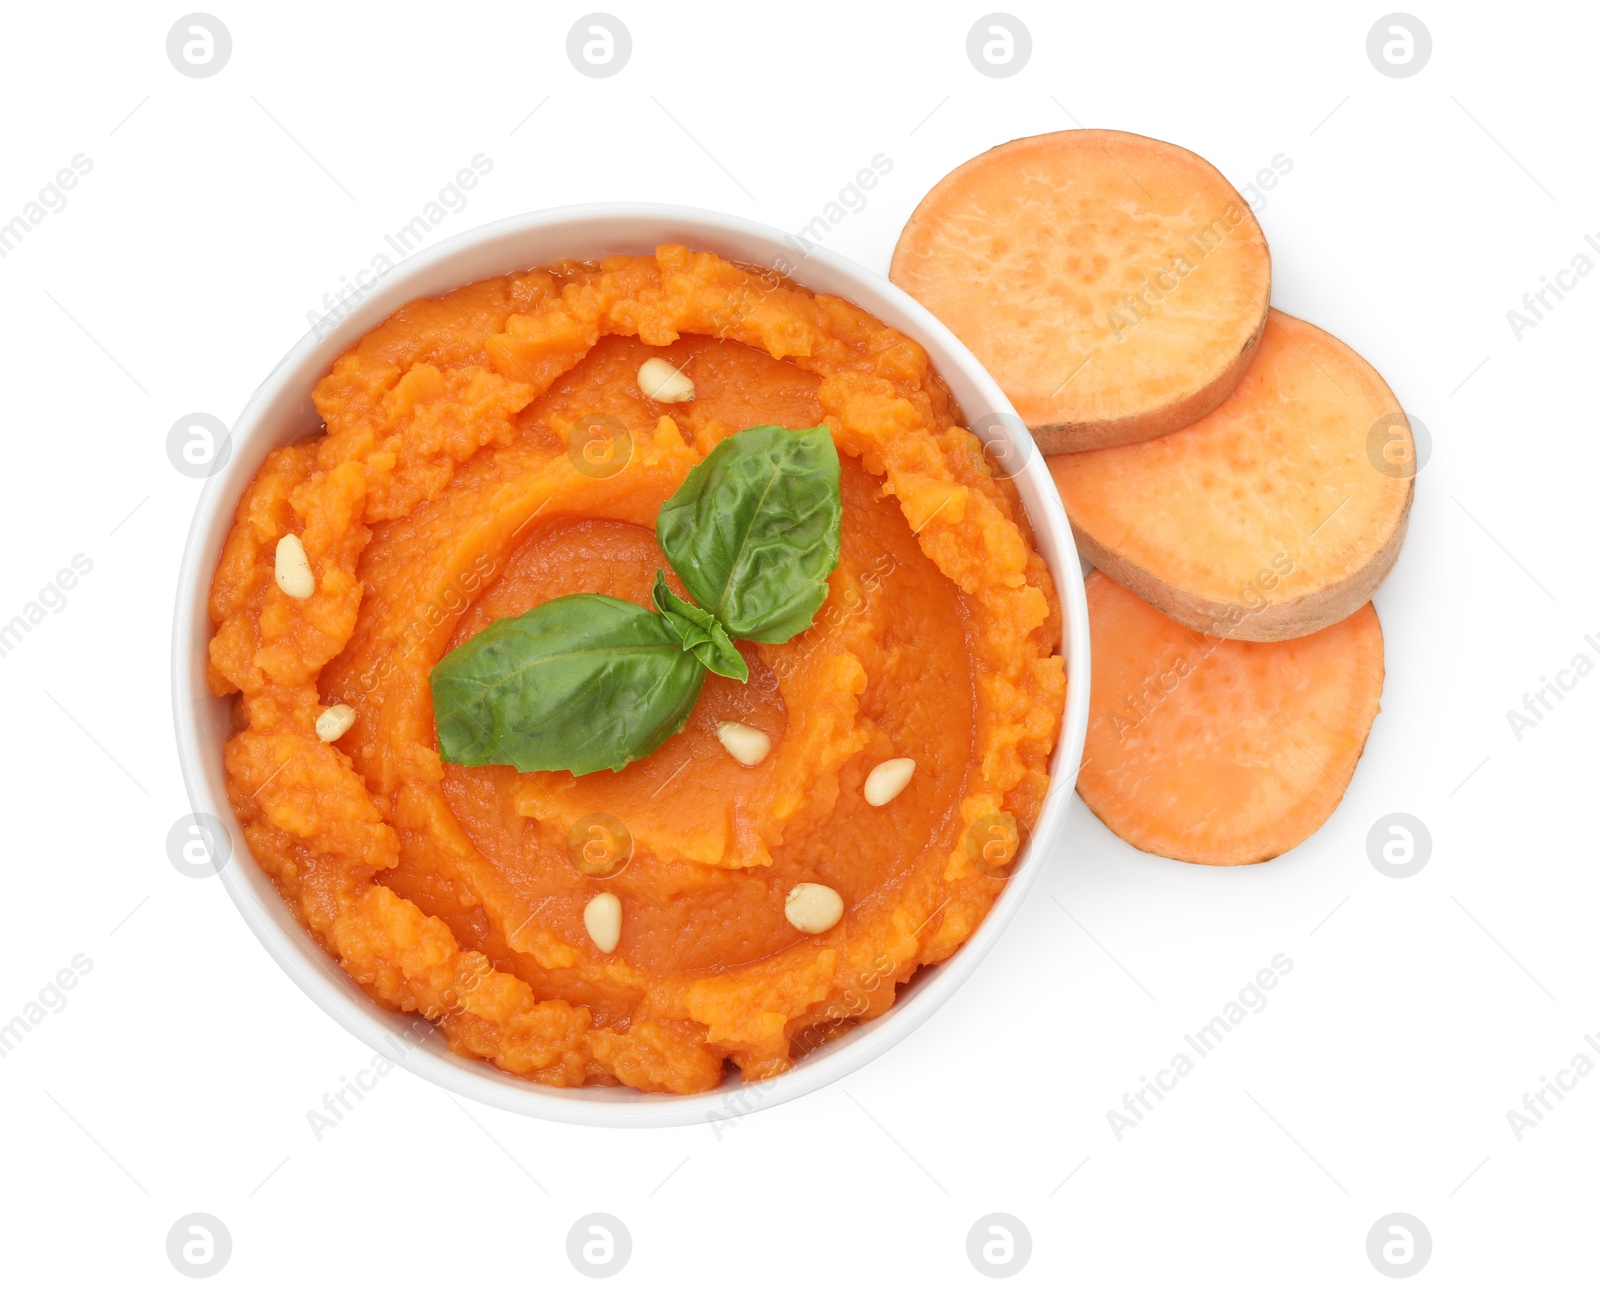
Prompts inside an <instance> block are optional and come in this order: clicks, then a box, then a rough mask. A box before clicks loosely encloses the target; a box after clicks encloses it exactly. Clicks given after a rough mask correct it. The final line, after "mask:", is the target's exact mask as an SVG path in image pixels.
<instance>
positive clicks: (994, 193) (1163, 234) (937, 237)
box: [889, 130, 1272, 453]
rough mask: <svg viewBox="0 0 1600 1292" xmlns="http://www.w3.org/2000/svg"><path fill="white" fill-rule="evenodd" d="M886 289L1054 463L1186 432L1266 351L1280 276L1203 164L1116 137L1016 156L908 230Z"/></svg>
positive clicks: (1239, 209)
mask: <svg viewBox="0 0 1600 1292" xmlns="http://www.w3.org/2000/svg"><path fill="white" fill-rule="evenodd" d="M889 277H890V278H891V279H892V280H893V281H894V282H895V283H896V284H898V285H899V286H900V287H902V288H904V289H905V290H906V291H907V292H909V293H910V294H911V295H912V296H914V297H916V298H917V300H919V301H921V302H922V304H924V305H926V306H927V307H928V308H929V309H930V310H931V311H933V313H934V314H935V315H937V316H938V317H939V318H940V319H941V320H943V322H944V323H945V324H946V325H947V326H948V327H949V328H950V330H951V331H952V332H954V333H955V334H956V335H957V336H958V337H960V338H961V340H962V341H964V342H965V343H966V345H967V347H968V348H969V349H970V350H971V351H972V352H973V353H974V354H975V355H977V357H978V359H979V360H980V361H981V362H982V363H983V365H984V367H986V368H987V369H988V370H989V371H990V372H991V373H992V374H993V375H994V377H995V380H996V381H998V382H999V383H1000V386H1001V388H1002V389H1003V390H1004V391H1005V392H1006V395H1007V396H1008V397H1009V398H1010V400H1011V402H1012V404H1014V405H1015V406H1016V409H1017V412H1018V414H1019V415H1020V416H1021V417H1022V420H1023V421H1024V422H1025V423H1027V425H1028V429H1029V430H1031V431H1032V432H1033V436H1034V439H1035V440H1036V441H1037V442H1038V444H1039V447H1040V448H1041V449H1042V450H1043V451H1044V452H1046V453H1063V452H1077V451H1080V450H1083V449H1096V448H1105V447H1107V446H1109V445H1115V444H1132V443H1135V442H1137V441H1139V440H1146V439H1150V438H1151V437H1153V436H1157V435H1165V434H1167V433H1168V432H1170V431H1175V430H1177V429H1178V428H1179V427H1182V426H1187V425H1188V424H1189V423H1190V422H1192V421H1195V420H1196V419H1197V418H1200V417H1203V416H1204V415H1205V414H1206V413H1208V412H1210V411H1211V410H1212V409H1213V408H1215V407H1216V406H1217V405H1218V404H1219V403H1221V402H1222V401H1223V400H1224V399H1225V398H1227V395H1228V392H1229V391H1231V390H1232V389H1233V387H1234V386H1235V384H1237V382H1238V381H1239V378H1240V377H1241V376H1242V375H1243V373H1244V371H1245V369H1246V368H1247V367H1248V366H1249V362H1250V356H1251V355H1252V353H1254V351H1255V348H1256V344H1257V342H1258V341H1259V340H1260V338H1261V329H1262V327H1263V325H1264V324H1265V322H1266V317H1267V301H1268V298H1269V297H1270V296H1271V291H1272V270H1271V261H1270V257H1269V256H1268V253H1267V241H1266V238H1265V236H1264V235H1263V234H1262V232H1261V226H1260V225H1259V224H1258V223H1257V222H1256V218H1255V216H1254V215H1253V214H1252V213H1251V211H1250V207H1249V204H1248V203H1247V202H1245V200H1244V198H1242V197H1241V196H1240V195H1239V193H1238V191H1237V190H1236V189H1234V187H1233V186H1232V185H1231V184H1229V183H1228V181H1227V180H1226V179H1224V178H1223V176H1222V174H1221V172H1219V171H1218V170H1217V169H1216V167H1214V166H1212V165H1211V163H1210V162H1208V161H1206V160H1205V159H1203V158H1201V157H1197V156H1196V155H1195V154H1194V153H1192V152H1189V151H1188V150H1187V149H1185V148H1180V147H1178V146H1177V145H1176V144H1169V143H1163V142H1161V141H1160V140H1157V139H1147V138H1145V137H1144V136H1142V135H1132V134H1124V133H1123V132H1122V131H1118V130H1063V131H1059V132H1058V133H1055V134H1048V135H1036V136H1034V137H1032V138H1028V139H1014V140H1012V141H1011V142H1010V143H1007V144H1001V145H1000V146H999V147H998V148H991V149H990V150H989V151H988V152H986V153H984V154H982V155H981V156H978V157H974V158H973V159H972V160H971V161H969V162H966V163H965V164H963V165H961V166H958V167H957V168H956V169H955V170H953V171H951V172H950V174H948V175H946V176H945V177H944V178H943V179H942V180H940V181H939V183H938V184H936V185H934V187H933V189H932V190H931V191H930V192H929V193H928V195H927V196H926V197H924V198H923V199H922V202H921V203H920V204H919V205H918V207H917V209H916V210H915V211H914V212H912V215H911V219H910V220H909V221H907V223H906V227H905V229H904V230H903V231H902V232H901V234H900V241H899V243H898V244H897V245H896V246H895V251H894V259H893V261H892V263H891V265H890V269H889Z"/></svg>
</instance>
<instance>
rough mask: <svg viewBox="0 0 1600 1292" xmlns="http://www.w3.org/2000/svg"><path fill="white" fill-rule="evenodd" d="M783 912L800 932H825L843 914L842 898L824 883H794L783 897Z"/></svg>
mask: <svg viewBox="0 0 1600 1292" xmlns="http://www.w3.org/2000/svg"><path fill="white" fill-rule="evenodd" d="M783 914H784V918H785V919H787V920H788V921H789V923H790V924H792V925H794V926H795V928H797V929H799V930H800V932H802V933H826V932H827V931H828V930H829V929H831V928H832V927H833V926H834V925H835V924H837V923H838V922H839V919H840V917H841V916H843V915H844V898H842V897H840V896H839V894H838V893H836V892H834V891H833V889H831V888H829V887H828V886H827V885H826V884H796V885H795V886H794V887H793V888H791V889H790V890H789V896H788V897H786V898H785V899H784V902H783Z"/></svg>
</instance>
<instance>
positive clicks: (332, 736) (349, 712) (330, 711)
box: [317, 704, 356, 744]
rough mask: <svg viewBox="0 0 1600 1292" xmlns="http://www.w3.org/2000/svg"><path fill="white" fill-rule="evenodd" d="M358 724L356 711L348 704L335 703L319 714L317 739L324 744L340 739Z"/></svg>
mask: <svg viewBox="0 0 1600 1292" xmlns="http://www.w3.org/2000/svg"><path fill="white" fill-rule="evenodd" d="M355 725H356V711H355V710H354V709H352V708H351V707H350V706H349V705H348V704H335V705H331V706H330V707H328V708H326V709H324V710H323V711H322V712H321V713H319V714H318V715H317V739H318V740H320V741H322V742H323V743H324V744H328V743H331V742H332V741H335V740H337V739H339V737H340V736H342V735H344V733H345V732H347V731H349V730H350V728H351V727H353V726H355Z"/></svg>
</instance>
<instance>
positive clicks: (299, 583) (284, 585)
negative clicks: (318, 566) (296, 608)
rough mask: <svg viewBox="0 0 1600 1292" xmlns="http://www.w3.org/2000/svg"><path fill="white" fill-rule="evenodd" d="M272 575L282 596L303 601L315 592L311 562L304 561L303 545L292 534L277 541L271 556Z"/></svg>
mask: <svg viewBox="0 0 1600 1292" xmlns="http://www.w3.org/2000/svg"><path fill="white" fill-rule="evenodd" d="M272 575H273V578H275V579H276V580H277V582H278V587H279V588H280V589H282V591H283V594H284V596H286V597H293V598H294V599H295V600H296V601H304V600H305V599H306V598H307V597H309V596H310V595H311V594H312V593H313V592H315V591H316V590H317V579H316V576H315V575H314V574H312V573H311V562H310V561H309V560H307V559H306V549H305V544H303V543H302V542H301V541H300V540H299V538H298V537H296V536H295V535H294V534H285V535H284V536H283V537H282V538H280V539H279V540H278V546H277V548H276V549H275V550H274V552H273V554H272Z"/></svg>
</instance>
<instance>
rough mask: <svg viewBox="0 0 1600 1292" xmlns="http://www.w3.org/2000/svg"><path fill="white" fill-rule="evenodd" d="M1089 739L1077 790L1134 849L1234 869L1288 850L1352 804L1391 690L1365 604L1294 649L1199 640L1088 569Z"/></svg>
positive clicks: (1378, 635) (1290, 644)
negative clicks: (1351, 793) (1348, 800)
mask: <svg viewBox="0 0 1600 1292" xmlns="http://www.w3.org/2000/svg"><path fill="white" fill-rule="evenodd" d="M1086 590H1087V593H1088V598H1089V641H1090V650H1091V655H1092V658H1093V659H1094V669H1093V672H1092V675H1091V678H1090V699H1089V735H1088V739H1087V741H1086V743H1085V745H1084V750H1083V765H1082V767H1081V769H1080V770H1079V772H1078V793H1079V795H1080V796H1081V797H1082V798H1083V801H1084V802H1085V803H1087V804H1088V805H1089V808H1090V810H1091V811H1092V812H1093V813H1094V814H1095V815H1096V816H1097V817H1099V818H1100V819H1101V820H1102V821H1103V822H1105V824H1106V826H1107V827H1108V828H1109V829H1110V830H1111V831H1112V832H1113V833H1114V834H1117V835H1118V836H1120V837H1121V838H1123V839H1125V840H1127V841H1128V842H1129V843H1131V844H1132V845H1133V846H1134V847H1135V848H1140V849H1143V850H1144V851H1145V852H1152V853H1155V854H1157V855H1158V856H1162V857H1172V858H1174V859H1176V860H1178V861H1192V862H1199V863H1202V864H1204V865H1208V866H1236V865H1242V864H1244V863H1247V862H1254V861H1267V860H1269V859H1270V858H1272V857H1276V856H1278V855H1279V854H1280V853H1283V852H1287V851H1288V850H1289V849H1290V848H1293V847H1294V846H1295V845H1296V844H1298V843H1300V842H1301V841H1302V840H1304V839H1306V838H1308V837H1310V835H1311V834H1312V833H1313V832H1314V831H1315V830H1316V829H1317V827H1318V826H1320V825H1321V824H1322V823H1323V822H1324V821H1326V820H1327V819H1328V816H1329V815H1330V814H1331V813H1332V812H1333V809H1334V808H1335V807H1337V806H1338V804H1339V800H1340V799H1342V798H1343V797H1344V792H1345V789H1346V788H1347V787H1348V786H1349V784H1350V778H1351V776H1352V775H1353V774H1354V773H1355V768H1356V761H1357V760H1358V759H1359V758H1360V757H1361V751H1362V749H1363V748H1364V747H1365V745H1366V742H1367V733H1368V732H1369V731H1370V730H1371V729H1372V720H1373V718H1375V717H1376V716H1377V713H1378V700H1379V696H1380V695H1381V693H1382V691H1383V631H1382V629H1381V628H1380V627H1379V626H1378V616H1377V612H1376V611H1374V610H1373V608H1372V606H1371V605H1364V606H1362V607H1361V608H1360V609H1358V610H1357V611H1356V612H1355V613H1354V614H1352V615H1351V616H1350V617H1349V618H1347V619H1344V620H1341V621H1340V622H1339V623H1336V624H1334V625H1332V626H1331V627H1328V628H1324V629H1322V631H1321V632H1317V633H1313V634H1312V635H1311V636H1309V637H1299V638H1296V639H1295V640H1293V641H1284V642H1241V641H1227V640H1223V639H1221V638H1216V637H1202V636H1200V635H1198V634H1196V633H1194V632H1191V631H1190V630H1188V629H1186V628H1184V627H1183V626H1182V625H1181V624H1177V623H1174V622H1173V621H1172V620H1171V619H1168V618H1167V617H1166V616H1165V615H1163V614H1162V613H1161V612H1160V611H1159V610H1156V609H1155V608H1154V607H1152V606H1149V605H1146V604H1145V603H1144V602H1143V601H1141V600H1140V599H1139V598H1138V597H1136V596H1134V595H1133V593H1131V592H1129V591H1128V590H1127V589H1125V588H1122V587H1119V586H1118V585H1117V584H1116V583H1113V582H1112V581H1111V580H1110V579H1108V578H1106V576H1105V575H1103V574H1101V573H1100V572H1099V571H1096V572H1094V573H1093V574H1091V575H1090V576H1089V580H1088V584H1087V589H1086Z"/></svg>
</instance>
